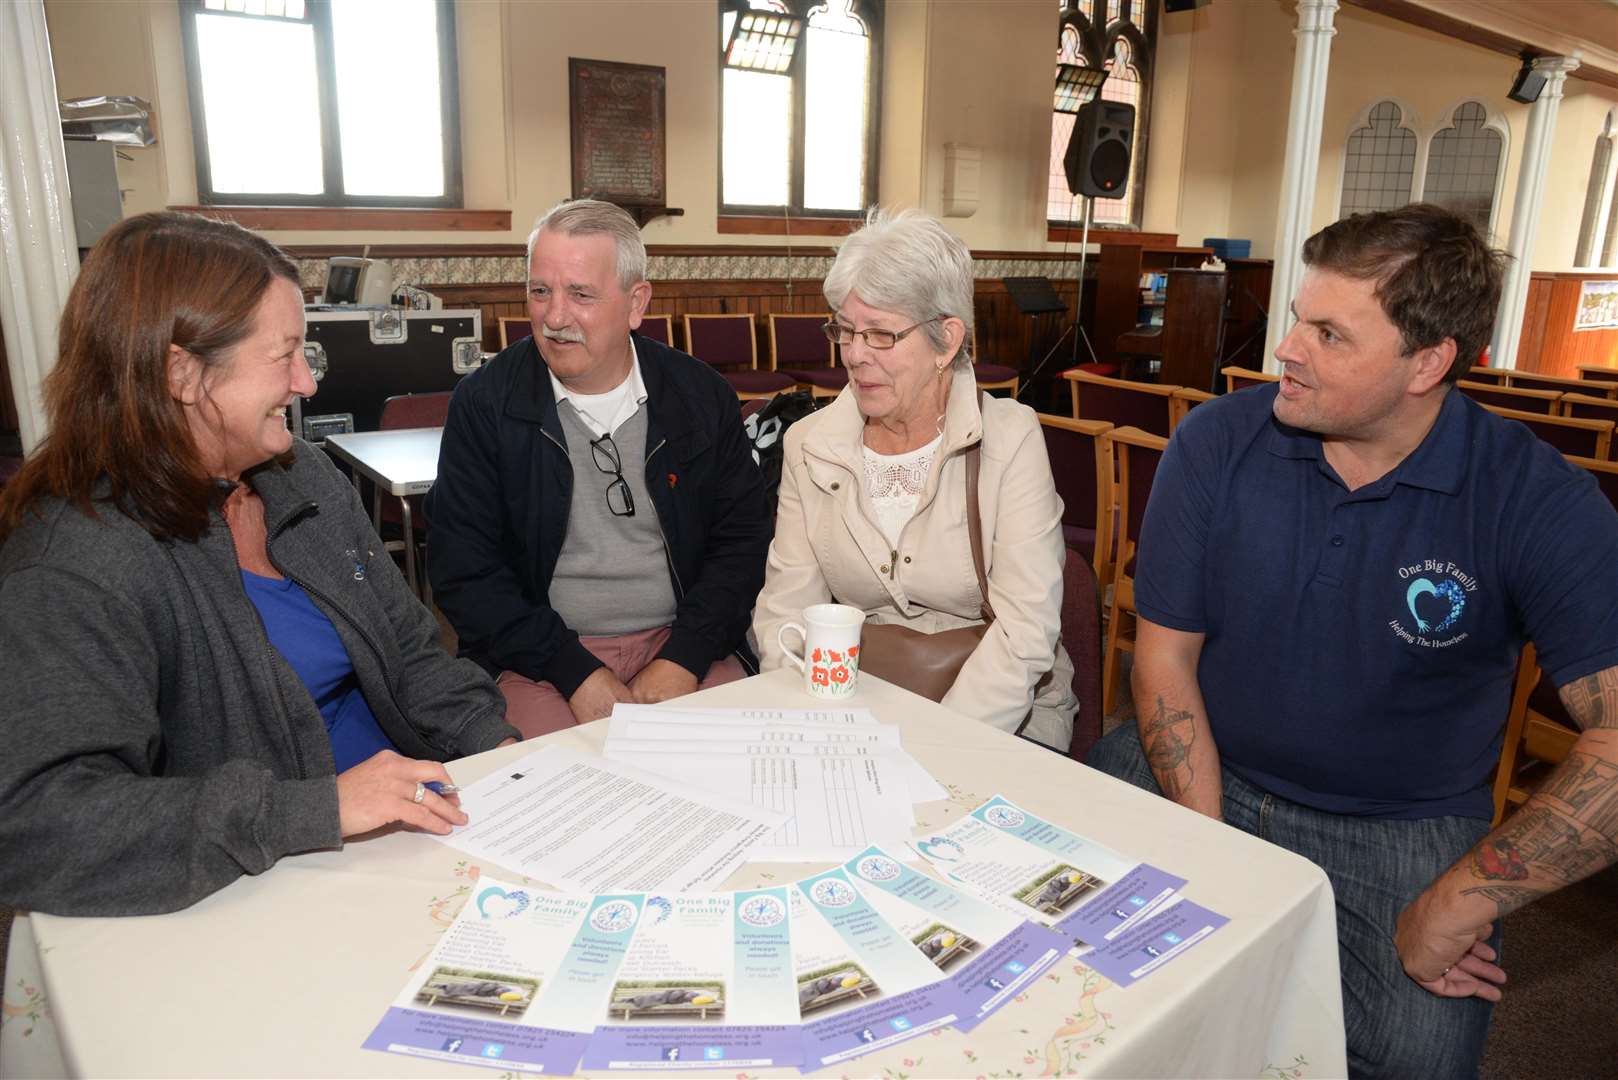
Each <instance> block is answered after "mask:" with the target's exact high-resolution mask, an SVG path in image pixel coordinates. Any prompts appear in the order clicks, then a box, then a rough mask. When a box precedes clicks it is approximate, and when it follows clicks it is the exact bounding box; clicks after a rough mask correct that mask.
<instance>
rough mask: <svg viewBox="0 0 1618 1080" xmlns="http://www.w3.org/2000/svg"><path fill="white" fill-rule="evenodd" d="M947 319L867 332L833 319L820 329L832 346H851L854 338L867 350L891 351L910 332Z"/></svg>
mask: <svg viewBox="0 0 1618 1080" xmlns="http://www.w3.org/2000/svg"><path fill="white" fill-rule="evenodd" d="M947 318H949V316H948V315H936V316H934V317H933V318H931V319H924V320H922V321H921V322H919V323H917V324H916V325H915V326H907V327H905V328H904V329H903V330H878V329H876V328H875V327H872V328H871V329H869V330H856V329H854V328H853V327H852V326H845V325H844V324H842V323H840V322H838V321H837V320H836V319H833V320H832V321H831V322H829V323H825V324H823V325H822V326H821V329H822V330H824V331H825V332H826V340H827V341H829V342H831V343H832V344H833V345H852V344H853V343H854V339H855V338H860V339H862V340H863V341H864V342H865V345H866V347H867V348H871V349H891V348H893V347H894V346H895V345H897V344H899V342H900V341H902V340H903V339H904V338H905V337H906V336H908V335H909V334H910V333H911V332H912V331H915V330H919V329H921V328H922V327H923V326H926V325H927V324H928V323H935V322H942V321H943V320H945V319H947Z"/></svg>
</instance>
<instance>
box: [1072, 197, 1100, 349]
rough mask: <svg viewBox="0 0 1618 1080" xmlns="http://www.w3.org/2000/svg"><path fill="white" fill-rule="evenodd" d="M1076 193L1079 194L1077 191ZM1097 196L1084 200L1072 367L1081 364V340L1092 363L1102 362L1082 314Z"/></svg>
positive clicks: (1075, 300) (1075, 297)
mask: <svg viewBox="0 0 1618 1080" xmlns="http://www.w3.org/2000/svg"><path fill="white" fill-rule="evenodd" d="M1075 194H1077V193H1076V192H1075ZM1095 204H1096V200H1095V196H1093V195H1090V196H1086V197H1085V200H1084V232H1083V233H1082V234H1081V235H1080V238H1079V287H1078V289H1077V290H1075V295H1074V297H1073V329H1074V331H1075V333H1074V334H1073V363H1072V365H1071V366H1072V367H1078V366H1079V342H1080V341H1081V340H1082V341H1083V342H1084V348H1085V350H1086V351H1087V352H1089V354H1090V363H1092V364H1097V363H1100V361H1099V360H1097V359H1096V350H1095V347H1094V346H1093V345H1091V344H1090V335H1089V334H1086V333H1085V332H1084V323H1083V321H1082V320H1081V319H1080V316H1081V315H1082V314H1083V313H1084V268H1085V264H1086V263H1087V262H1088V261H1089V258H1090V211H1091V210H1092V209H1093V208H1094V207H1095Z"/></svg>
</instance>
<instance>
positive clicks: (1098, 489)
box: [1038, 413, 1114, 583]
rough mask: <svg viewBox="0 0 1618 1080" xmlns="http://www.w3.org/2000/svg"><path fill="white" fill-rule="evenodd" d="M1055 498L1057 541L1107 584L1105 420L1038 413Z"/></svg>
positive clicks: (1110, 523) (1109, 498) (1109, 525)
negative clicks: (1059, 532) (1058, 502)
mask: <svg viewBox="0 0 1618 1080" xmlns="http://www.w3.org/2000/svg"><path fill="white" fill-rule="evenodd" d="M1038 416H1039V423H1040V429H1041V430H1042V431H1043V432H1044V433H1045V453H1046V456H1048V457H1049V458H1050V462H1051V477H1052V478H1053V479H1054V480H1055V481H1056V494H1058V495H1060V496H1061V497H1062V541H1063V542H1064V543H1065V544H1067V546H1068V548H1069V549H1070V550H1072V551H1077V552H1078V553H1079V554H1081V555H1083V556H1084V557H1085V558H1086V559H1088V560H1089V561H1090V569H1091V570H1092V571H1094V572H1095V577H1096V580H1097V581H1103V582H1108V583H1110V582H1111V581H1112V537H1113V532H1114V518H1113V483H1112V478H1113V460H1112V442H1111V441H1110V440H1108V438H1107V433H1108V432H1109V431H1111V430H1112V425H1111V424H1109V423H1107V422H1106V421H1105V420H1074V419H1072V418H1071V417H1066V416H1050V415H1048V414H1046V413H1039V414H1038Z"/></svg>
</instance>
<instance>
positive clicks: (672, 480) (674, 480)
mask: <svg viewBox="0 0 1618 1080" xmlns="http://www.w3.org/2000/svg"><path fill="white" fill-rule="evenodd" d="M679 486H680V478H679V477H678V476H677V475H675V474H674V473H669V488H670V490H672V489H674V488H677V487H679Z"/></svg>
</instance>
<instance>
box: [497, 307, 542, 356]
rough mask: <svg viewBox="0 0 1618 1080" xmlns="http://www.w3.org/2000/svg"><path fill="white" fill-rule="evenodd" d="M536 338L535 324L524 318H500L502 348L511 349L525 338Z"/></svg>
mask: <svg viewBox="0 0 1618 1080" xmlns="http://www.w3.org/2000/svg"><path fill="white" fill-rule="evenodd" d="M533 336H534V324H533V322H532V321H531V320H529V319H526V318H522V319H517V318H507V317H506V316H504V315H502V316H500V347H501V348H502V349H509V348H511V346H512V344H513V343H515V342H518V341H521V340H522V339H523V338H525V337H533Z"/></svg>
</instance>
